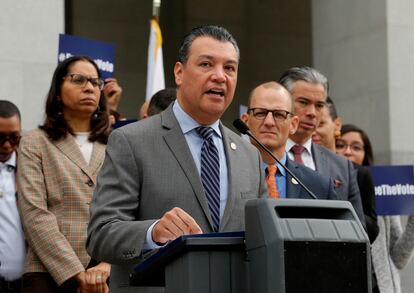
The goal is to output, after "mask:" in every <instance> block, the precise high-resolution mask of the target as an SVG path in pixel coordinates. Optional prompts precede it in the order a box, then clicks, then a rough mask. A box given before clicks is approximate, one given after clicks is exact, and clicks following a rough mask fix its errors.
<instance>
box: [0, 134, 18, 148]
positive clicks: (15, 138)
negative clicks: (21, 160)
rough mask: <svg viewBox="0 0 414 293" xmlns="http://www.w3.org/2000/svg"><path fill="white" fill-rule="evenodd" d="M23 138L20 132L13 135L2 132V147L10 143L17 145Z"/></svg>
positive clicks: (0, 140)
mask: <svg viewBox="0 0 414 293" xmlns="http://www.w3.org/2000/svg"><path fill="white" fill-rule="evenodd" d="M20 138H21V136H20V135H19V133H18V132H13V133H7V134H6V133H2V132H0V145H3V144H5V143H6V141H8V142H9V143H10V144H11V145H13V146H14V145H17V144H18V143H19V141H20Z"/></svg>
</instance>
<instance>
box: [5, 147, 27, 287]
mask: <svg viewBox="0 0 414 293" xmlns="http://www.w3.org/2000/svg"><path fill="white" fill-rule="evenodd" d="M15 170H16V153H15V152H14V153H13V154H12V156H11V158H10V159H9V160H8V161H6V162H5V163H2V162H0V276H1V277H3V278H5V279H6V280H7V281H14V280H16V279H19V278H21V276H22V272H23V264H24V260H25V257H26V243H25V240H24V234H23V229H22V224H21V221H20V214H19V211H18V209H17V202H16V181H15V180H16V178H15Z"/></svg>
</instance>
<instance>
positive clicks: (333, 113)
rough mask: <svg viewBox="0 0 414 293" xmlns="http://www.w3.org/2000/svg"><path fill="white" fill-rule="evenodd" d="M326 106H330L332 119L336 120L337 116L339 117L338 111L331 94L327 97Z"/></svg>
mask: <svg viewBox="0 0 414 293" xmlns="http://www.w3.org/2000/svg"><path fill="white" fill-rule="evenodd" d="M326 106H327V107H328V110H329V116H331V118H332V121H334V120H335V119H336V118H338V112H337V111H336V107H335V104H334V101H333V100H332V99H331V97H329V96H328V98H327V99H326Z"/></svg>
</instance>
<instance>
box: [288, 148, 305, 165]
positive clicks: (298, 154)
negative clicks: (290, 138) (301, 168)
mask: <svg viewBox="0 0 414 293" xmlns="http://www.w3.org/2000/svg"><path fill="white" fill-rule="evenodd" d="M290 150H291V151H292V153H293V157H294V159H295V162H296V163H299V164H302V165H304V163H303V160H302V153H303V151H304V150H305V147H304V146H303V145H298V144H295V145H294V146H293V147H292V148H291V149H290Z"/></svg>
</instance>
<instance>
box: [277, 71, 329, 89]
mask: <svg viewBox="0 0 414 293" xmlns="http://www.w3.org/2000/svg"><path fill="white" fill-rule="evenodd" d="M299 80H303V81H306V82H309V83H313V84H320V85H322V86H323V88H324V89H325V93H326V94H328V90H329V85H328V79H327V78H326V77H325V75H323V74H322V73H320V72H319V71H318V70H316V69H315V68H312V67H309V66H301V67H292V68H289V69H288V70H286V71H285V72H284V73H283V74H282V76H281V77H280V78H279V83H281V84H282V85H283V86H284V87H285V88H286V89H287V90H288V91H289V92H290V93H292V90H293V83H294V82H295V81H299Z"/></svg>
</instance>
